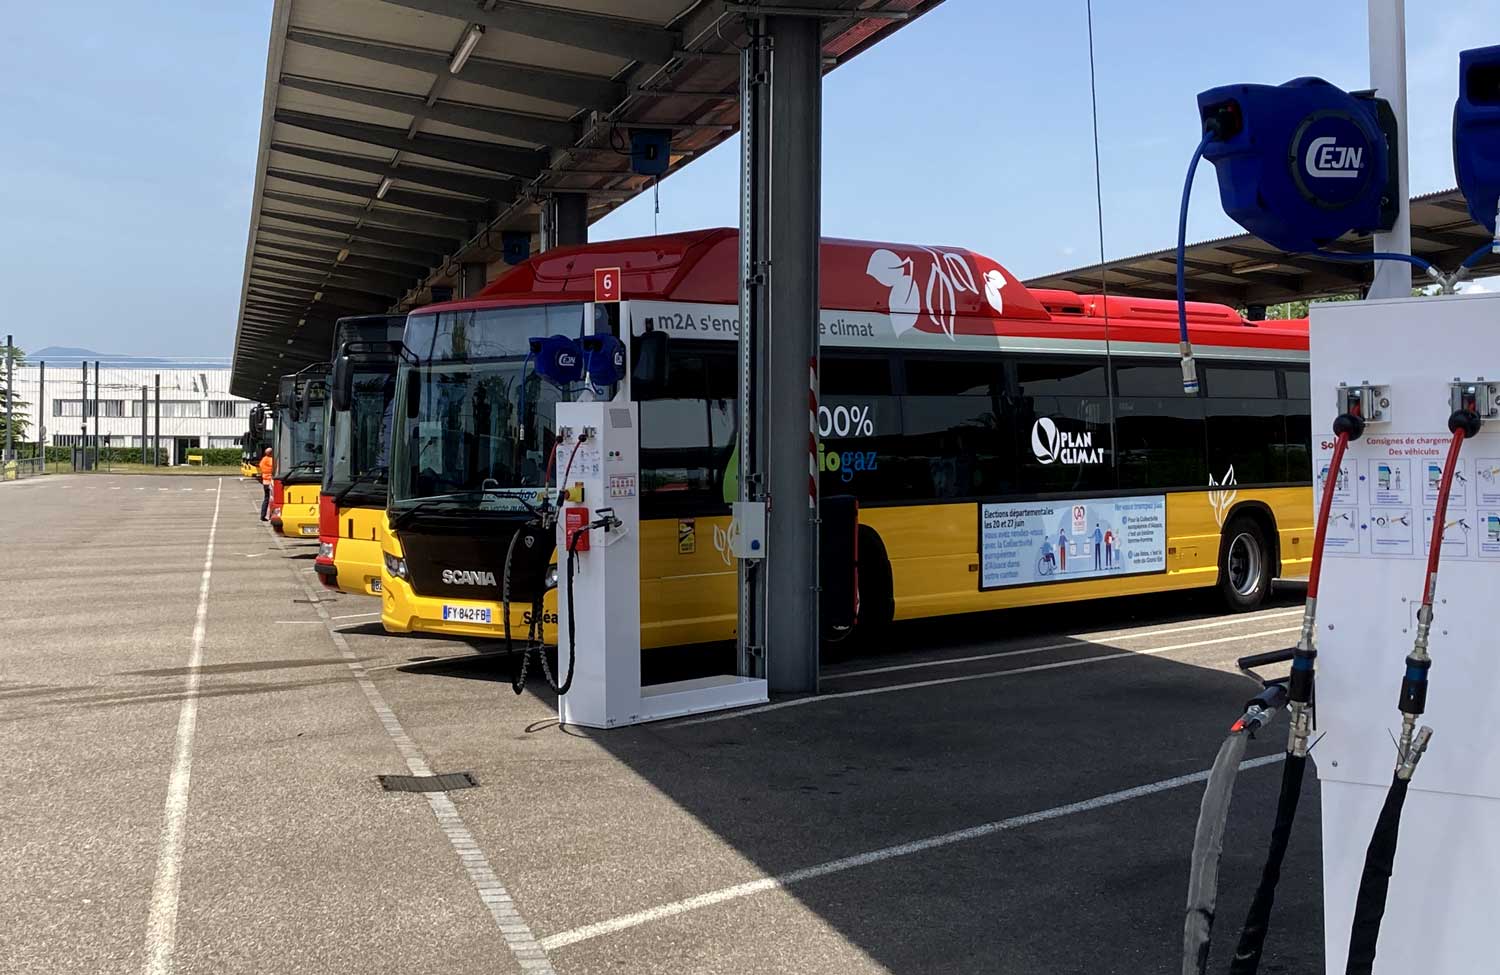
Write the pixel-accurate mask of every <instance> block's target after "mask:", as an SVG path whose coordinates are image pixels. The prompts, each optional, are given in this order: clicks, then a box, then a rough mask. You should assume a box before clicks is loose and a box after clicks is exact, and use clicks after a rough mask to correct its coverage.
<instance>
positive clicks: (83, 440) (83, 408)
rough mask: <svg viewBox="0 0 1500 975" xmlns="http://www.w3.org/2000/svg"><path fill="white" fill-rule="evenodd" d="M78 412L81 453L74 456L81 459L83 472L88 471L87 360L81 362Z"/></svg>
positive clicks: (79, 447)
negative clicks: (81, 432)
mask: <svg viewBox="0 0 1500 975" xmlns="http://www.w3.org/2000/svg"><path fill="white" fill-rule="evenodd" d="M78 412H79V414H80V415H81V416H82V417H83V434H82V436H80V437H79V438H78V449H79V450H80V451H81V453H80V454H78V455H76V456H80V457H82V458H83V469H84V470H88V469H89V363H88V360H87V359H85V360H84V361H83V400H82V403H81V405H80V406H79V409H78Z"/></svg>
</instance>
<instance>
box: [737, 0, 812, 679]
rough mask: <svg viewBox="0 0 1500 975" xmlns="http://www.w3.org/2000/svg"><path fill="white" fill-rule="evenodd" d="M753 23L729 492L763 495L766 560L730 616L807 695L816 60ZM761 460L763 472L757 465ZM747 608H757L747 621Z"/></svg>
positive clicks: (786, 21) (786, 36) (789, 26)
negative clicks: (738, 425)
mask: <svg viewBox="0 0 1500 975" xmlns="http://www.w3.org/2000/svg"><path fill="white" fill-rule="evenodd" d="M763 24H764V34H763V35H761V36H757V37H755V38H753V39H752V44H751V49H750V50H749V51H747V52H746V54H745V71H744V73H743V77H742V79H741V80H742V98H743V100H744V106H745V107H744V117H743V118H742V131H748V132H749V136H748V137H747V144H746V146H745V150H744V151H745V158H744V173H743V186H742V191H741V192H742V208H743V212H742V214H741V233H742V234H743V235H744V239H743V240H742V246H743V250H742V258H741V259H742V261H743V262H744V269H745V271H746V272H747V273H746V274H745V278H746V281H747V283H746V285H745V288H744V291H745V293H744V294H743V295H742V298H741V303H742V312H741V320H742V322H743V323H744V327H745V329H746V330H747V331H748V334H747V336H746V342H745V345H744V347H743V352H744V354H745V359H744V360H742V362H743V365H746V366H749V375H748V376H747V380H748V387H747V388H746V389H745V390H744V391H742V397H741V406H742V413H741V417H742V418H743V421H744V424H743V425H744V426H745V427H746V428H747V438H746V439H745V440H742V442H741V443H742V448H743V447H745V446H746V445H748V447H749V449H748V450H746V451H745V454H744V455H743V456H742V460H741V463H742V467H741V471H742V483H741V492H742V497H747V494H748V493H750V492H755V491H757V490H760V491H763V492H764V493H763V499H764V500H765V501H766V502H767V507H768V509H769V510H768V514H767V526H766V558H765V559H764V561H763V562H762V563H761V564H760V565H759V566H757V567H747V568H745V569H744V570H742V581H743V582H744V583H745V584H746V595H745V597H742V600H741V613H742V617H743V616H744V615H745V614H747V613H748V614H749V615H751V616H752V617H758V619H756V618H752V619H749V620H745V619H743V618H742V629H743V628H744V626H745V624H746V623H749V624H750V633H749V636H750V637H751V639H754V638H755V636H756V634H757V632H762V633H763V640H764V642H763V647H764V653H765V675H766V677H767V679H768V680H769V681H770V687H771V690H772V691H777V692H782V693H809V692H815V691H816V690H817V689H818V644H819V636H820V632H821V628H820V626H819V621H818V593H817V585H818V499H817V482H816V480H815V478H814V474H813V472H814V470H815V468H814V466H813V461H814V459H815V456H816V450H817V443H816V430H815V429H811V423H810V421H809V393H810V391H813V392H815V389H816V387H815V385H814V384H815V380H814V379H813V378H812V376H813V373H814V367H815V363H816V360H817V354H818V304H819V302H818V261H819V242H820V240H819V238H820V232H821V221H820V209H821V176H822V144H821V139H822V90H823V81H822V51H821V47H820V25H819V21H818V20H817V19H815V18H811V17H797V16H783V17H767V18H766V19H765V20H764V21H763ZM767 47H769V50H767ZM767 57H768V58H769V76H767V73H766V60H767ZM767 80H769V86H768V87H769V98H768V99H767V98H766V91H765V89H766V88H767V85H766V84H765V82H766V81H767ZM767 102H768V104H767ZM768 123H769V124H768ZM772 187H774V188H775V190H774V192H775V199H774V201H772V200H771V198H770V194H771V188H772ZM757 426H759V429H757ZM761 459H763V465H764V466H757V461H759V460H761ZM746 460H748V461H749V462H750V464H751V467H750V469H749V471H748V473H749V475H750V477H749V479H748V481H747V480H746V479H745V476H744V475H745V473H746V472H745V468H744V466H743V465H744V463H745V461H746ZM748 499H751V500H755V498H754V497H749V498H748ZM758 605H759V606H761V607H763V608H762V609H761V612H759V613H756V612H755V610H756V609H757V607H758ZM757 627H763V630H759V631H758V630H757Z"/></svg>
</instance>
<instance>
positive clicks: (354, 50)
mask: <svg viewBox="0 0 1500 975" xmlns="http://www.w3.org/2000/svg"><path fill="white" fill-rule="evenodd" d="M286 36H287V40H289V41H295V42H297V43H298V44H307V45H309V46H311V47H317V48H322V49H323V50H325V51H337V52H338V53H340V54H348V55H350V56H352V57H356V58H363V59H365V60H367V61H379V62H381V63H382V64H394V65H397V66H399V67H403V68H412V69H414V70H417V71H426V72H427V73H429V74H432V75H444V74H447V73H448V63H449V62H450V61H451V60H452V52H450V51H426V50H422V49H420V48H414V47H404V46H401V45H397V44H380V43H377V42H374V41H364V40H357V39H355V38H351V37H341V36H338V35H334V34H314V33H310V32H308V31H304V30H289V31H287V35H286ZM463 79H464V80H465V81H468V82H472V83H474V84H476V85H483V86H484V87H486V88H494V89H496V90H498V91H508V92H513V93H514V94H517V95H527V96H529V97H531V98H541V99H545V100H546V101H549V102H556V103H558V104H561V105H571V106H573V107H575V108H592V109H597V110H599V111H609V110H610V109H612V108H614V107H615V106H616V105H618V104H619V103H620V102H621V100H623V98H624V97H625V86H624V85H621V84H618V83H617V82H614V81H612V80H610V79H609V78H600V77H598V76H597V75H587V74H577V73H575V72H571V71H552V70H548V69H546V68H538V67H535V66H533V65H529V64H513V63H511V62H508V61H491V60H489V59H488V58H469V63H468V64H466V65H464V73H463Z"/></svg>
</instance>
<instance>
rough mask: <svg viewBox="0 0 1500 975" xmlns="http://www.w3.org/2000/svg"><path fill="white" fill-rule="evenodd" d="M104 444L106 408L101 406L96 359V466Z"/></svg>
mask: <svg viewBox="0 0 1500 975" xmlns="http://www.w3.org/2000/svg"><path fill="white" fill-rule="evenodd" d="M103 445H104V410H103V409H101V408H100V406H99V360H98V359H95V360H94V466H95V467H98V466H99V456H100V448H101V447H103Z"/></svg>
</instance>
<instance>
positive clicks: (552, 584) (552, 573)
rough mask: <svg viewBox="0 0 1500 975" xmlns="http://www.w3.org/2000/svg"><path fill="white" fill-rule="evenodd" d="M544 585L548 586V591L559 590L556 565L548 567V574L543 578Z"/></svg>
mask: <svg viewBox="0 0 1500 975" xmlns="http://www.w3.org/2000/svg"><path fill="white" fill-rule="evenodd" d="M542 585H544V586H546V587H547V588H548V589H556V588H557V566H556V565H549V566H547V574H546V575H544V576H542Z"/></svg>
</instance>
